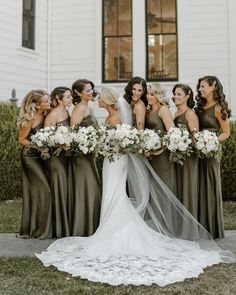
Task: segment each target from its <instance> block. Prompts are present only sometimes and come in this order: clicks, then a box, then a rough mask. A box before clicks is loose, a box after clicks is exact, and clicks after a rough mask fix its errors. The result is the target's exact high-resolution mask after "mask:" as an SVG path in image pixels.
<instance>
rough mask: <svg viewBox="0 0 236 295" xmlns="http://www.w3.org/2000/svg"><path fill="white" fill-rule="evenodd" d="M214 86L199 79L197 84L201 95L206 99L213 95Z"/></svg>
mask: <svg viewBox="0 0 236 295" xmlns="http://www.w3.org/2000/svg"><path fill="white" fill-rule="evenodd" d="M214 88H215V86H214V85H212V86H210V85H209V84H208V83H207V81H204V80H203V81H201V82H200V86H199V91H200V93H201V96H202V97H204V98H205V99H208V98H209V97H211V96H212V95H213V91H214Z"/></svg>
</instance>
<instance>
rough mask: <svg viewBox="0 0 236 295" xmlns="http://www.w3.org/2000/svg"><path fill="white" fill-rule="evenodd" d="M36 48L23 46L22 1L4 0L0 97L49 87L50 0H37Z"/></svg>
mask: <svg viewBox="0 0 236 295" xmlns="http://www.w3.org/2000/svg"><path fill="white" fill-rule="evenodd" d="M36 2H37V4H36V5H37V6H36V50H35V51H32V50H27V49H25V48H22V47H21V32H22V1H21V0H8V1H4V0H0V89H1V92H0V98H1V99H8V98H9V97H10V95H11V90H12V88H15V89H16V93H17V97H18V98H20V99H22V97H23V96H24V95H25V93H26V92H27V91H29V90H31V89H33V88H43V89H45V88H46V77H47V75H46V69H47V0H41V1H36Z"/></svg>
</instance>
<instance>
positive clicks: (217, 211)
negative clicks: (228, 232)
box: [199, 158, 224, 239]
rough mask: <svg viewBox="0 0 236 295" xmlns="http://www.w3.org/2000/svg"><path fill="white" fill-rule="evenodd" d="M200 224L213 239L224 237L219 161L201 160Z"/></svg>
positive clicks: (212, 159)
mask: <svg viewBox="0 0 236 295" xmlns="http://www.w3.org/2000/svg"><path fill="white" fill-rule="evenodd" d="M199 208H201V210H199V222H200V223H201V224H202V226H204V227H205V228H206V229H207V230H208V231H209V233H210V234H211V235H212V237H213V238H215V239H217V238H223V237H224V219H223V204H222V190H221V176H220V161H219V160H218V159H214V158H211V159H200V160H199Z"/></svg>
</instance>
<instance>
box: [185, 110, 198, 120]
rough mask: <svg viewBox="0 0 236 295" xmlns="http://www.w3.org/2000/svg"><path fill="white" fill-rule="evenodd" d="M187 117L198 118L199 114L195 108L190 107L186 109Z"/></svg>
mask: <svg viewBox="0 0 236 295" xmlns="http://www.w3.org/2000/svg"><path fill="white" fill-rule="evenodd" d="M186 117H187V118H197V114H196V113H195V111H194V110H192V109H190V108H189V109H187V111H186Z"/></svg>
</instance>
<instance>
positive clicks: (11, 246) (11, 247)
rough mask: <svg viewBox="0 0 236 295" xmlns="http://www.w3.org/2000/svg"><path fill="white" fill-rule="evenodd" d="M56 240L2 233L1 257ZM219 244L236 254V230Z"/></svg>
mask: <svg viewBox="0 0 236 295" xmlns="http://www.w3.org/2000/svg"><path fill="white" fill-rule="evenodd" d="M53 241H54V240H53V239H51V240H38V239H27V240H26V239H19V238H17V237H16V235H15V234H0V257H1V256H6V257H19V256H30V257H33V256H34V254H35V253H40V252H41V251H43V250H45V249H47V247H48V246H49V245H50V244H51V243H52V242H53ZM216 242H217V244H218V245H219V246H220V247H221V248H223V249H226V250H230V251H232V252H234V253H235V254H236V230H231V231H226V232H225V238H224V239H218V240H216Z"/></svg>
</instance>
